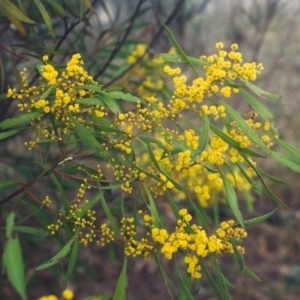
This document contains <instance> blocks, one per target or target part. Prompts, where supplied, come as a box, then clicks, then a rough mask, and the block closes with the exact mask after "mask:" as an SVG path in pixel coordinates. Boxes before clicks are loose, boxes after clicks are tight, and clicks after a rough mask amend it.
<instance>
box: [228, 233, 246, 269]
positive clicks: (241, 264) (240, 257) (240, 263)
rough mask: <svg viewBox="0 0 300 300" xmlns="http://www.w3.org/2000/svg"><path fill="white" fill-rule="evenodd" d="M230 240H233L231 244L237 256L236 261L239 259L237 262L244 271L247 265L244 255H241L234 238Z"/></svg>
mask: <svg viewBox="0 0 300 300" xmlns="http://www.w3.org/2000/svg"><path fill="white" fill-rule="evenodd" d="M230 242H231V245H232V247H233V254H234V256H235V259H236V261H237V263H238V265H239V267H240V269H241V271H242V272H243V271H244V267H245V263H244V259H243V256H242V255H241V253H240V251H239V250H238V249H237V247H236V244H235V242H234V240H233V239H231V241H230Z"/></svg>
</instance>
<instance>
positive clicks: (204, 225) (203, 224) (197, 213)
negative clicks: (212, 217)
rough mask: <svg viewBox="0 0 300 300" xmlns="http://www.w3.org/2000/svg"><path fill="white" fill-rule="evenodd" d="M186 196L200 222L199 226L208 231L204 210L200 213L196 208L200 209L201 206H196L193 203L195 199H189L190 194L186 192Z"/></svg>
mask: <svg viewBox="0 0 300 300" xmlns="http://www.w3.org/2000/svg"><path fill="white" fill-rule="evenodd" d="M186 196H187V199H188V201H189V203H190V205H191V207H192V208H193V211H194V213H195V215H196V217H197V218H198V220H199V221H200V222H201V226H202V227H203V228H204V229H205V231H209V226H208V221H207V219H206V216H205V214H204V213H205V212H204V213H202V212H201V211H200V210H199V209H198V208H200V209H202V207H201V206H200V205H199V206H196V205H195V201H194V200H192V199H191V197H190V195H189V194H188V193H186Z"/></svg>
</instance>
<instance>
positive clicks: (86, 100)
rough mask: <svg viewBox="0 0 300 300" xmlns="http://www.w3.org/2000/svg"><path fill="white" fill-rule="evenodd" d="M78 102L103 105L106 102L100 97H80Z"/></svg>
mask: <svg viewBox="0 0 300 300" xmlns="http://www.w3.org/2000/svg"><path fill="white" fill-rule="evenodd" d="M76 102H78V103H81V104H90V105H101V106H104V105H105V103H104V102H103V101H102V100H101V99H100V98H83V99H78V100H76Z"/></svg>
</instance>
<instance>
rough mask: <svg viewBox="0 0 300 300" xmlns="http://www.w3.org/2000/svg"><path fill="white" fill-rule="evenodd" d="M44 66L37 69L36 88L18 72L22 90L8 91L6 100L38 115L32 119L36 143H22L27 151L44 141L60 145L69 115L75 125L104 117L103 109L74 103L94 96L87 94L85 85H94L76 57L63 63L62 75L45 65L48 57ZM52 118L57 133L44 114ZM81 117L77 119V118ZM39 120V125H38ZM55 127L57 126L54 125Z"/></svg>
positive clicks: (67, 129) (97, 106) (78, 56)
mask: <svg viewBox="0 0 300 300" xmlns="http://www.w3.org/2000/svg"><path fill="white" fill-rule="evenodd" d="M43 61H44V63H45V64H44V65H42V66H41V67H40V73H41V76H42V80H41V82H40V83H39V85H37V86H29V85H28V82H27V77H26V71H27V70H26V69H24V70H23V71H21V72H20V75H21V82H22V85H23V87H22V88H21V90H20V91H19V92H17V90H16V89H8V92H7V97H11V98H14V99H18V100H19V103H18V107H19V109H20V111H22V112H27V113H29V112H40V114H38V116H37V117H36V118H33V119H32V124H33V125H34V130H35V135H36V139H35V140H33V141H30V142H26V143H25V145H26V146H27V147H28V149H29V150H31V149H33V148H35V147H38V146H39V144H40V143H42V142H44V141H45V140H48V139H51V140H58V141H62V139H63V137H64V135H65V134H66V133H67V132H68V131H69V130H70V129H71V128H72V127H73V125H72V122H71V120H70V117H69V115H73V116H74V117H75V118H76V119H77V121H79V122H82V120H83V119H82V114H83V113H88V114H92V112H93V113H95V115H96V116H97V117H99V118H100V117H103V116H104V115H105V112H104V111H103V110H104V107H101V106H99V105H96V106H93V107H91V105H87V104H82V103H80V102H78V100H79V99H82V98H84V97H91V96H93V94H94V93H95V92H94V91H93V90H87V89H86V88H85V87H84V86H85V85H87V84H96V82H95V81H94V80H93V78H92V77H91V76H90V75H89V74H88V73H87V72H86V71H85V70H84V68H83V66H82V65H83V61H82V60H81V56H80V54H74V55H73V56H72V58H71V60H70V61H69V62H68V63H67V66H66V68H65V71H62V72H58V71H57V70H56V68H55V67H54V66H53V65H51V64H50V63H48V56H44V57H43ZM50 113H51V114H53V116H54V118H55V120H56V122H59V123H60V125H59V126H57V130H55V129H54V128H53V127H52V123H51V122H49V121H48V120H49V118H44V116H45V115H47V114H50ZM79 114H81V116H78V115H79ZM41 119H43V120H44V121H43V122H39V121H40V120H41ZM57 125H58V124H57Z"/></svg>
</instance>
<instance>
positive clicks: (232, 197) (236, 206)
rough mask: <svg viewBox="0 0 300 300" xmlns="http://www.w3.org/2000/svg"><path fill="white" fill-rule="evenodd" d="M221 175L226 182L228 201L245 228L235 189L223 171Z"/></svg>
mask: <svg viewBox="0 0 300 300" xmlns="http://www.w3.org/2000/svg"><path fill="white" fill-rule="evenodd" d="M221 176H222V179H223V183H224V188H225V194H226V199H227V202H228V204H229V206H230V208H231V210H232V212H233V214H234V215H235V217H236V219H237V220H238V222H239V223H240V224H241V226H242V227H243V228H244V229H245V224H244V220H243V215H242V213H241V211H240V209H239V204H238V200H237V197H236V194H235V191H234V189H233V187H232V186H231V184H230V183H229V181H228V179H227V178H226V177H225V176H224V174H223V173H221Z"/></svg>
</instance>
